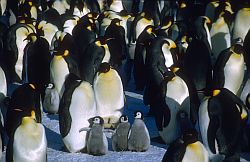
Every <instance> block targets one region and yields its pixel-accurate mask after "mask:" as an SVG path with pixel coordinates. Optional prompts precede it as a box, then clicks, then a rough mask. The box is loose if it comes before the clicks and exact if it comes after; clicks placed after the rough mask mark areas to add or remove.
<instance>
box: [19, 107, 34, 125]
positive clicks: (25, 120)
mask: <svg viewBox="0 0 250 162" xmlns="http://www.w3.org/2000/svg"><path fill="white" fill-rule="evenodd" d="M34 121H36V113H35V111H34V110H32V111H31V113H30V116H25V117H23V118H22V125H26V124H28V123H30V122H34Z"/></svg>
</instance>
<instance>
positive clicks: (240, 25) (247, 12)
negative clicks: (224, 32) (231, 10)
mask: <svg viewBox="0 0 250 162" xmlns="http://www.w3.org/2000/svg"><path fill="white" fill-rule="evenodd" d="M249 16H250V6H249V4H247V5H244V7H243V8H241V9H240V10H239V11H238V12H237V13H236V16H235V20H234V25H233V33H232V40H234V39H237V38H239V37H240V38H242V39H243V41H244V40H245V37H246V35H247V32H248V30H249V29H250V28H249V25H250V20H249V19H248V17H249Z"/></svg>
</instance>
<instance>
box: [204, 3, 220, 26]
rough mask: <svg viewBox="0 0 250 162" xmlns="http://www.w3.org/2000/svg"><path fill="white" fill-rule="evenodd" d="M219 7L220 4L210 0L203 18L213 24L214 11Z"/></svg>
mask: <svg viewBox="0 0 250 162" xmlns="http://www.w3.org/2000/svg"><path fill="white" fill-rule="evenodd" d="M219 5H220V3H219V1H217V0H212V1H211V2H209V3H207V5H206V9H205V16H207V17H208V18H209V19H210V20H211V21H212V22H214V16H215V10H216V8H217V7H218V6H219Z"/></svg>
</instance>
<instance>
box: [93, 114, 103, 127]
mask: <svg viewBox="0 0 250 162" xmlns="http://www.w3.org/2000/svg"><path fill="white" fill-rule="evenodd" d="M92 123H93V124H99V125H103V124H104V120H103V118H102V117H100V116H95V117H93V118H92Z"/></svg>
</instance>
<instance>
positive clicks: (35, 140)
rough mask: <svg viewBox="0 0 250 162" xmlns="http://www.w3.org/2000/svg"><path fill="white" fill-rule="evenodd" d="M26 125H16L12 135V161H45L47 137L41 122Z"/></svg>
mask: <svg viewBox="0 0 250 162" xmlns="http://www.w3.org/2000/svg"><path fill="white" fill-rule="evenodd" d="M31 127H32V128H34V129H31V130H30V129H29V128H27V127H24V128H23V127H22V126H20V127H18V128H17V129H16V131H15V135H14V143H13V161H18V162H27V161H30V162H44V161H46V150H47V139H46V135H45V130H44V128H43V126H42V125H41V124H37V126H34V127H33V126H31Z"/></svg>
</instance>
